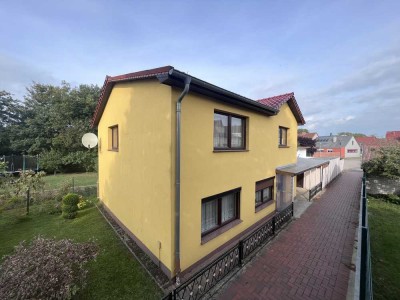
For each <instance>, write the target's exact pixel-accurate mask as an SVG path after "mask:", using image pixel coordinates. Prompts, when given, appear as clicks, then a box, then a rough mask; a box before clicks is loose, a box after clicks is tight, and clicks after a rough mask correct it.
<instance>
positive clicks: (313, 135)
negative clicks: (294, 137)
mask: <svg viewBox="0 0 400 300" xmlns="http://www.w3.org/2000/svg"><path fill="white" fill-rule="evenodd" d="M298 136H301V137H305V138H308V139H314V138H318V134H317V133H316V132H302V133H299V134H298Z"/></svg>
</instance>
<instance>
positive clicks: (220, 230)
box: [201, 219, 243, 245]
mask: <svg viewBox="0 0 400 300" xmlns="http://www.w3.org/2000/svg"><path fill="white" fill-rule="evenodd" d="M242 222H243V221H242V220H240V219H236V220H234V221H232V222H229V223H228V224H226V225H224V226H222V227H221V228H218V229H217V230H215V231H213V232H211V233H209V234H207V235H205V236H203V237H201V245H204V244H205V243H207V242H209V241H211V240H212V239H215V238H216V237H217V236H219V235H221V234H223V233H224V232H226V231H228V230H229V229H231V228H233V227H235V226H236V225H238V224H240V223H242Z"/></svg>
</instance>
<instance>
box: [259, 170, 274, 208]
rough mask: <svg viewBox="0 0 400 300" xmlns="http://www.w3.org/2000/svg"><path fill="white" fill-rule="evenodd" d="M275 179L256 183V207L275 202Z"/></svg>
mask: <svg viewBox="0 0 400 300" xmlns="http://www.w3.org/2000/svg"><path fill="white" fill-rule="evenodd" d="M274 179H275V177H271V178H267V179H264V180H261V181H257V182H256V202H255V205H256V207H257V206H260V205H262V204H264V203H267V202H269V201H271V200H273V198H274Z"/></svg>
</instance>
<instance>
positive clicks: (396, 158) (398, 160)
mask: <svg viewBox="0 0 400 300" xmlns="http://www.w3.org/2000/svg"><path fill="white" fill-rule="evenodd" d="M362 168H363V169H364V170H365V172H367V174H371V175H380V176H386V177H389V178H400V146H398V145H397V146H391V147H385V148H381V149H379V150H378V153H377V155H376V156H375V157H374V158H372V159H370V160H369V161H366V162H364V163H363V165H362Z"/></svg>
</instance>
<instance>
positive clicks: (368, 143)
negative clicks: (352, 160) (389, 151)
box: [355, 131, 399, 162]
mask: <svg viewBox="0 0 400 300" xmlns="http://www.w3.org/2000/svg"><path fill="white" fill-rule="evenodd" d="M389 132H393V131H388V132H387V133H386V136H388V133H389ZM394 132H396V131H394ZM355 139H356V141H357V143H358V144H359V145H360V148H361V154H362V161H363V162H364V161H368V160H370V159H371V158H374V157H375V154H376V153H378V151H379V149H381V148H382V147H388V146H393V145H395V144H397V143H399V141H397V140H396V139H395V138H393V139H391V138H390V137H389V139H388V138H386V139H381V138H377V137H375V136H362V137H356V138H355Z"/></svg>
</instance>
